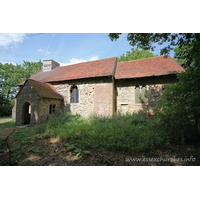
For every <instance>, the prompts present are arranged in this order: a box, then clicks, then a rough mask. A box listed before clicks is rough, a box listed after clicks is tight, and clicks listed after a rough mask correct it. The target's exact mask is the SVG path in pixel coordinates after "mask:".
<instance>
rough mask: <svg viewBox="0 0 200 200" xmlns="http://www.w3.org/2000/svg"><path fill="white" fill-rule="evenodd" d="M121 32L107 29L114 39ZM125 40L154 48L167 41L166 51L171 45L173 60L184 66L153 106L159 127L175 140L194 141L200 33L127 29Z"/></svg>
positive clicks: (199, 108) (199, 99) (199, 109)
mask: <svg viewBox="0 0 200 200" xmlns="http://www.w3.org/2000/svg"><path fill="white" fill-rule="evenodd" d="M120 34H121V33H110V34H109V35H108V36H109V37H110V38H111V40H112V41H113V40H117V39H118V38H119V37H120ZM127 40H128V41H129V43H130V44H131V45H132V46H135V45H137V47H138V48H144V49H146V50H149V49H151V50H154V48H155V47H154V46H153V44H154V43H158V44H159V45H162V44H164V43H165V42H168V43H169V44H167V46H166V47H164V48H162V49H161V52H160V53H161V55H167V54H168V53H169V51H170V50H172V49H173V47H175V46H176V48H174V51H175V55H174V58H175V59H176V61H177V62H178V63H179V64H181V65H182V66H183V67H184V68H185V72H184V73H181V74H178V75H177V79H178V83H177V84H175V85H171V86H166V88H165V91H164V92H163V98H162V99H161V100H160V101H159V102H158V104H157V105H156V106H155V109H156V113H157V114H158V116H159V118H158V121H159V123H160V124H161V130H163V131H165V134H166V135H168V134H169V135H170V137H171V139H173V140H177V141H180V140H182V141H184V140H186V141H190V142H191V141H193V142H194V141H196V139H197V138H199V135H198V132H199V130H198V123H199V120H200V76H199V74H200V34H199V33H179V34H175V33H139V34H135V33H129V34H128V35H127ZM161 111H162V112H161Z"/></svg>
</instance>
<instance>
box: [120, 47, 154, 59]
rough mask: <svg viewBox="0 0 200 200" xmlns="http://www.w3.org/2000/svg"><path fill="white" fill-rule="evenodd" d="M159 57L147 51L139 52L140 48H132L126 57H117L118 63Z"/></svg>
mask: <svg viewBox="0 0 200 200" xmlns="http://www.w3.org/2000/svg"><path fill="white" fill-rule="evenodd" d="M155 56H158V55H154V54H153V53H152V52H150V51H147V50H144V49H142V50H139V49H138V48H136V49H134V48H132V49H131V51H127V52H126V55H124V54H122V55H120V56H119V57H117V62H125V61H130V60H138V59H143V58H151V57H155Z"/></svg>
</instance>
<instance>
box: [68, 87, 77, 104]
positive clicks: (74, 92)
mask: <svg viewBox="0 0 200 200" xmlns="http://www.w3.org/2000/svg"><path fill="white" fill-rule="evenodd" d="M70 95H71V98H70V103H79V91H78V87H77V86H76V85H73V86H72V87H71V89H70Z"/></svg>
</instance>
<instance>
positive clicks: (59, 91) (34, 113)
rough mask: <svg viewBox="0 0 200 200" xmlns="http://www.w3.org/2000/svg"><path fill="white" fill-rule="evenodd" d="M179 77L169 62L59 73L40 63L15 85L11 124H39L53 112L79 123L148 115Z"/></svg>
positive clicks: (106, 64) (111, 61)
mask: <svg viewBox="0 0 200 200" xmlns="http://www.w3.org/2000/svg"><path fill="white" fill-rule="evenodd" d="M182 71H184V69H183V68H182V67H181V66H180V65H179V64H178V63H177V62H176V61H175V60H174V59H173V58H171V57H170V56H158V57H152V58H146V59H139V60H133V61H126V62H120V63H118V62H117V57H112V58H106V59H101V60H96V61H90V62H82V63H78V64H73V65H67V66H62V67H60V64H59V63H57V62H55V61H54V60H44V61H43V69H42V70H41V71H40V72H38V73H37V74H35V75H33V76H32V77H30V78H29V79H27V80H26V81H24V82H21V83H19V84H17V85H18V86H19V91H18V93H17V94H16V96H15V98H16V100H15V107H14V108H13V112H14V113H15V116H16V124H17V125H25V124H33V123H38V122H42V121H44V120H45V119H46V118H47V117H48V116H52V115H54V114H55V113H57V112H71V113H74V114H75V113H77V114H79V115H81V116H83V117H88V116H89V115H90V114H92V113H95V114H97V115H101V116H112V115H113V114H114V113H116V112H121V113H124V114H125V113H127V112H128V113H132V112H138V111H140V110H144V111H147V112H153V105H154V104H155V103H156V102H157V101H158V100H159V99H160V98H162V92H163V90H164V89H165V85H166V84H174V83H176V82H177V79H176V74H178V73H181V72H182Z"/></svg>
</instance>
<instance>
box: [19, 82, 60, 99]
mask: <svg viewBox="0 0 200 200" xmlns="http://www.w3.org/2000/svg"><path fill="white" fill-rule="evenodd" d="M26 82H30V83H31V85H32V86H33V88H34V89H35V91H36V92H37V93H38V95H39V96H40V97H41V98H47V99H63V97H62V96H61V95H60V94H59V93H58V92H57V91H56V89H55V88H54V87H53V85H51V84H49V83H42V82H39V81H35V80H31V79H27V80H26V81H24V85H25V84H26ZM22 89H23V86H22V87H21V89H20V90H19V92H18V93H17V95H16V97H17V96H18V94H19V93H20V91H21V90H22Z"/></svg>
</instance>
